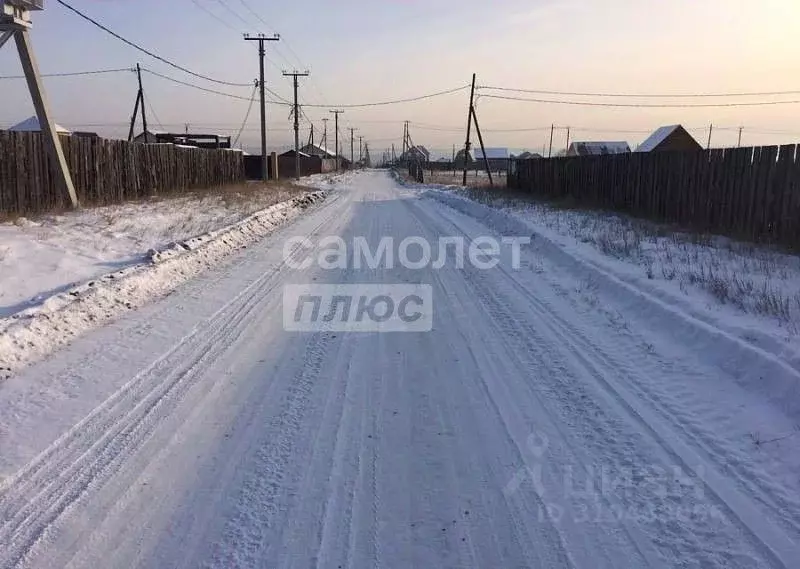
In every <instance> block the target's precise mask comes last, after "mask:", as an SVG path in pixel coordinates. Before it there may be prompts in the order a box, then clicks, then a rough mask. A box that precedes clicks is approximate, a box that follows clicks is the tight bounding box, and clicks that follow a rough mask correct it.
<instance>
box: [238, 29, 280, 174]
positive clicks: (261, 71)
mask: <svg viewBox="0 0 800 569" xmlns="http://www.w3.org/2000/svg"><path fill="white" fill-rule="evenodd" d="M244 39H245V41H257V42H258V70H259V75H258V77H259V78H258V86H259V92H260V95H261V179H262V180H263V181H264V182H266V181H268V180H269V167H268V165H267V99H266V94H265V83H264V58H265V57H266V54H267V52H266V49H265V48H264V42H265V41H278V40H280V39H281V38H280V36H279V35H278V34H275V35H274V36H266V35H264V34H258V35H255V36H251V35H250V34H245V35H244Z"/></svg>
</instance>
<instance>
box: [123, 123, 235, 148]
mask: <svg viewBox="0 0 800 569" xmlns="http://www.w3.org/2000/svg"><path fill="white" fill-rule="evenodd" d="M133 141H134V142H149V143H157V144H175V145H178V146H191V147H193V148H205V149H209V150H219V149H227V148H230V147H231V137H230V136H221V135H219V134H192V133H179V134H176V133H170V132H164V131H162V130H152V129H149V128H148V129H147V135H146V136H145V133H144V132H141V133H139V134H138V135H136V137H135V138H134V139H133Z"/></svg>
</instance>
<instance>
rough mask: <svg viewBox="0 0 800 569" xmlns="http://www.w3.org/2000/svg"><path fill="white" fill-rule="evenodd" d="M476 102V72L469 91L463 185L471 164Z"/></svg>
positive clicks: (465, 182)
mask: <svg viewBox="0 0 800 569" xmlns="http://www.w3.org/2000/svg"><path fill="white" fill-rule="evenodd" d="M474 104H475V73H473V74H472V89H471V90H470V92H469V110H468V111H467V141H466V142H465V143H464V177H463V180H462V182H461V185H462V186H466V185H467V166H468V164H469V151H470V148H471V146H472V143H471V142H470V134H471V131H472V109H473V108H474V106H473V105H474Z"/></svg>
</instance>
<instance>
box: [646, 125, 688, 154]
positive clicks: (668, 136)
mask: <svg viewBox="0 0 800 569" xmlns="http://www.w3.org/2000/svg"><path fill="white" fill-rule="evenodd" d="M702 149H703V147H702V146H701V145H700V143H699V142H697V141H696V140H695V139H694V137H693V136H692V135H691V134H689V132H688V131H687V130H686V129H685V128H683V127H682V126H681V125H679V124H675V125H670V126H662V127H661V128H659V129H657V130H656V131H655V132H654V133H653V134H651V135H650V136H649V137H648V138H647V140H645V141H644V142H642V143H641V144H640V145H639V146H638V147H637V148H636V152H691V151H696V150H702Z"/></svg>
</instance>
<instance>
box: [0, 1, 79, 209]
mask: <svg viewBox="0 0 800 569" xmlns="http://www.w3.org/2000/svg"><path fill="white" fill-rule="evenodd" d="M0 3H2V11H0V48H2V47H3V45H5V43H6V42H7V41H9V40H10V39H11V38H14V41H15V43H16V44H17V52H19V60H20V63H21V64H22V70H23V71H24V73H25V81H26V82H27V83H28V91H29V92H30V94H31V99H33V107H34V109H36V117H37V118H38V119H39V131H40V132H41V133H42V135H43V136H44V141H45V145H46V147H47V150H48V152H49V154H50V159H51V163H52V164H53V166H54V168H55V170H56V172H55V179H56V180H58V181H60V182H61V185H62V186H63V187H64V188H65V189H66V190H67V194H68V195H69V199H70V202H71V203H72V207H78V205H79V204H78V194H76V193H75V186H74V185H73V183H72V176H71V175H70V173H69V166H68V165H67V160H66V158H65V156H64V149H63V148H62V147H61V140H59V138H58V132H57V131H56V126H55V123H54V122H53V118H52V117H51V116H50V106H49V104H48V102H47V97H46V96H45V92H44V86H43V85H42V77H41V74H40V73H39V64H38V63H37V61H36V57H35V56H34V55H33V46H32V45H31V39H30V36H29V33H28V32H29V30H30V28H31V26H32V25H33V24H32V22H31V14H30V13H31V11H38V10H42V5H41V2H31V1H30V0H0Z"/></svg>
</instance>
